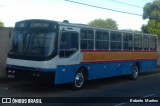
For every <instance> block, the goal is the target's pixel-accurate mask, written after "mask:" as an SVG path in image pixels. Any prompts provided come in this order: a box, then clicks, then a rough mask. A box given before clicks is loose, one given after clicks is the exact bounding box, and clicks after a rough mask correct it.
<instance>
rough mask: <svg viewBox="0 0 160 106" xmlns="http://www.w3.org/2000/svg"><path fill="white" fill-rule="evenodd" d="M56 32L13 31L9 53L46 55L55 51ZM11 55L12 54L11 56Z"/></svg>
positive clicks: (32, 55) (33, 55) (26, 55)
mask: <svg viewBox="0 0 160 106" xmlns="http://www.w3.org/2000/svg"><path fill="white" fill-rule="evenodd" d="M55 39H56V33H54V32H52V33H42V32H36V33H29V32H22V31H15V32H14V33H13V40H12V48H11V51H10V53H9V55H17V56H23V57H48V56H50V55H52V53H53V51H55V47H56V46H55ZM12 57H13V56H12Z"/></svg>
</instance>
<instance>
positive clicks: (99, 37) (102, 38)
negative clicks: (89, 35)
mask: <svg viewBox="0 0 160 106" xmlns="http://www.w3.org/2000/svg"><path fill="white" fill-rule="evenodd" d="M95 34H96V35H95V40H96V45H95V46H96V47H95V48H96V49H97V50H108V49H109V32H106V31H105V32H104V31H96V33H95Z"/></svg>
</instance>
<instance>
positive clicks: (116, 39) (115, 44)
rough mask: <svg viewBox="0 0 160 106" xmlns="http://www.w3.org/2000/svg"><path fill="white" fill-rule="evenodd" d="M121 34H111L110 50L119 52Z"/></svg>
mask: <svg viewBox="0 0 160 106" xmlns="http://www.w3.org/2000/svg"><path fill="white" fill-rule="evenodd" d="M121 48H122V34H121V33H120V32H115V31H114V32H113V31H112V32H111V50H121Z"/></svg>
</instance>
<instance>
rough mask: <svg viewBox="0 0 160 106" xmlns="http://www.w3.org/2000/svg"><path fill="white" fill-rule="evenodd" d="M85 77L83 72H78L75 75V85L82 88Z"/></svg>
mask: <svg viewBox="0 0 160 106" xmlns="http://www.w3.org/2000/svg"><path fill="white" fill-rule="evenodd" d="M83 82H84V77H83V74H82V73H77V74H76V76H75V86H76V87H77V88H80V87H81V86H82V85H83Z"/></svg>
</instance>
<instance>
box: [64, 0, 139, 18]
mask: <svg viewBox="0 0 160 106" xmlns="http://www.w3.org/2000/svg"><path fill="white" fill-rule="evenodd" d="M65 1H68V2H72V3H76V4H81V5H85V6H89V7H94V8H99V9H104V10H110V11H114V12H119V13H124V14H131V15H137V16H142V15H141V14H136V13H130V12H125V11H119V10H114V9H110V8H105V7H100V6H95V5H90V4H86V3H81V2H76V1H72V0H65Z"/></svg>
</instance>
